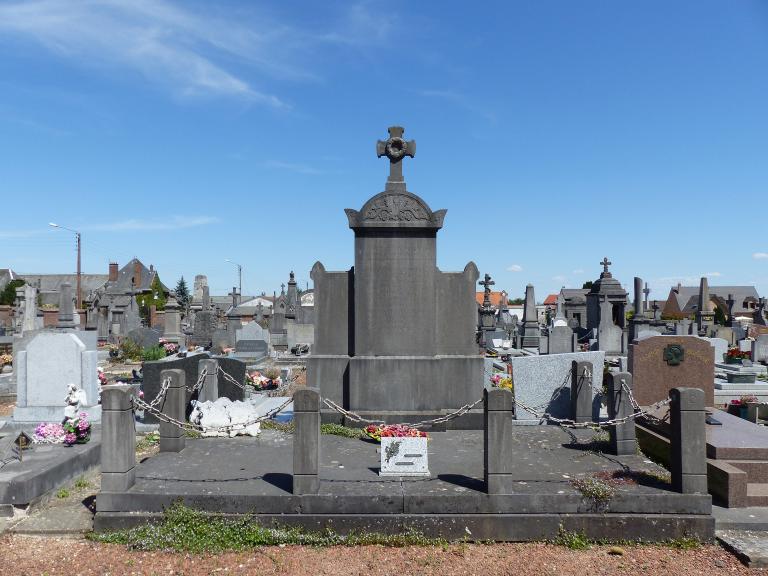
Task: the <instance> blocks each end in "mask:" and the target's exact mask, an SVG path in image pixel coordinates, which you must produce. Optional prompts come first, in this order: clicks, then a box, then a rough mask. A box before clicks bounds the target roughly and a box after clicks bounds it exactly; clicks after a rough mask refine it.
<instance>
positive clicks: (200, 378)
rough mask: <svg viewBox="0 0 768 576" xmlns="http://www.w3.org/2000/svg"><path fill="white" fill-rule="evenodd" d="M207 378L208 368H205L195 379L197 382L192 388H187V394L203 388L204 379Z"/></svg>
mask: <svg viewBox="0 0 768 576" xmlns="http://www.w3.org/2000/svg"><path fill="white" fill-rule="evenodd" d="M206 376H208V367H207V366H206V367H205V368H203V370H202V372H200V375H199V376H198V377H197V382H195V384H194V385H193V386H187V387H186V388H187V392H192V393H193V394H194V393H195V392H196V391H198V390H200V389H201V388H202V387H203V383H204V382H205V377H206Z"/></svg>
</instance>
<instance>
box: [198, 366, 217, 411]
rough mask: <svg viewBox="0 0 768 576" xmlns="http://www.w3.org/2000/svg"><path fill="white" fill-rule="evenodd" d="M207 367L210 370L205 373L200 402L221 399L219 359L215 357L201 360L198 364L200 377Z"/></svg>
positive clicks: (199, 396) (199, 395)
mask: <svg viewBox="0 0 768 576" xmlns="http://www.w3.org/2000/svg"><path fill="white" fill-rule="evenodd" d="M205 369H207V370H208V372H207V373H206V375H205V379H204V380H203V386H202V388H200V392H199V393H198V395H197V397H198V399H199V400H200V402H208V401H210V402H215V401H216V400H218V399H219V374H218V371H219V361H218V360H215V359H213V358H209V359H206V360H200V362H199V363H198V364H197V377H198V378H200V374H202V373H203V370H205Z"/></svg>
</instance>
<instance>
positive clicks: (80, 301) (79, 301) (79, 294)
mask: <svg viewBox="0 0 768 576" xmlns="http://www.w3.org/2000/svg"><path fill="white" fill-rule="evenodd" d="M48 226H51V227H52V228H60V229H62V230H67V231H68V232H72V233H73V234H74V235H75V238H76V239H77V309H78V310H80V309H82V307H83V293H82V289H81V283H80V277H81V273H80V244H81V242H80V232H78V231H77V230H73V229H72V228H67V227H66V226H59V225H58V224H55V223H53V222H49V223H48Z"/></svg>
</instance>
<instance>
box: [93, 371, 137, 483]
mask: <svg viewBox="0 0 768 576" xmlns="http://www.w3.org/2000/svg"><path fill="white" fill-rule="evenodd" d="M132 397H133V386H130V385H127V384H112V385H110V386H104V387H103V388H102V389H101V411H102V412H101V491H102V492H124V491H126V490H128V489H129V488H130V487H131V486H133V483H134V482H135V481H136V419H135V418H134V414H133V401H132Z"/></svg>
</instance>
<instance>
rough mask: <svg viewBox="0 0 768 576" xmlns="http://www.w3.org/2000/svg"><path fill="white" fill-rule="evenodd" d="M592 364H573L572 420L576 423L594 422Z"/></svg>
mask: <svg viewBox="0 0 768 576" xmlns="http://www.w3.org/2000/svg"><path fill="white" fill-rule="evenodd" d="M593 378H594V375H593V372H592V362H576V361H575V360H574V361H573V362H572V363H571V418H572V419H573V420H574V421H576V422H590V421H591V420H592V381H593Z"/></svg>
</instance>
